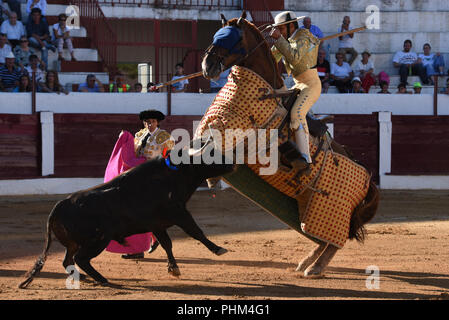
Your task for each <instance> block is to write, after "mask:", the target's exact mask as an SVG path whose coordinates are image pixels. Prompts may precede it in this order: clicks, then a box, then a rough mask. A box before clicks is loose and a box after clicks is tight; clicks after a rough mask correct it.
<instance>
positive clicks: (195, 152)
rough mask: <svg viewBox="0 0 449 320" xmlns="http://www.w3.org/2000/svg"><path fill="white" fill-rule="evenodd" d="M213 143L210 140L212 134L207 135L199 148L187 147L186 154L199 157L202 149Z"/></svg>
mask: <svg viewBox="0 0 449 320" xmlns="http://www.w3.org/2000/svg"><path fill="white" fill-rule="evenodd" d="M211 143H213V141H212V136H209V137H208V138H207V141H206V143H204V145H203V146H202V147H201V148H200V149H194V148H189V149H188V155H189V157H199V156H200V155H202V154H203V152H204V150H205V149H206V148H207V146H208V145H209V144H211Z"/></svg>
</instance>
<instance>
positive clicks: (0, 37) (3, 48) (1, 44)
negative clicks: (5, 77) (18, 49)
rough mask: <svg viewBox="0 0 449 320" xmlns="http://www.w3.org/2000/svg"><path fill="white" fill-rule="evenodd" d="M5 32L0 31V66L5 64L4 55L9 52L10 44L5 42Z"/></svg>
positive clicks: (6, 40)
mask: <svg viewBox="0 0 449 320" xmlns="http://www.w3.org/2000/svg"><path fill="white" fill-rule="evenodd" d="M7 42H8V39H7V38H6V34H3V33H0V66H2V65H4V64H5V57H6V56H8V55H9V53H10V52H11V50H12V49H11V46H10V45H9V44H7Z"/></svg>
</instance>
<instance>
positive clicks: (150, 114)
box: [139, 109, 165, 121]
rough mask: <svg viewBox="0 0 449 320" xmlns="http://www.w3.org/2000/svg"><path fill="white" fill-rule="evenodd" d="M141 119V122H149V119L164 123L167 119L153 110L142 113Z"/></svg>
mask: <svg viewBox="0 0 449 320" xmlns="http://www.w3.org/2000/svg"><path fill="white" fill-rule="evenodd" d="M139 119H140V120H141V121H143V120H147V119H156V120H158V121H162V120H164V119H165V115H164V114H163V113H162V112H160V111H157V110H154V109H152V110H146V111H142V112H141V113H140V114H139Z"/></svg>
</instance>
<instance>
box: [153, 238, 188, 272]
mask: <svg viewBox="0 0 449 320" xmlns="http://www.w3.org/2000/svg"><path fill="white" fill-rule="evenodd" d="M153 234H154V235H155V236H156V238H157V239H158V241H159V243H160V244H161V246H162V248H163V249H164V250H165V253H166V254H167V259H168V273H170V274H171V275H173V276H175V277H179V276H180V275H181V272H180V271H179V268H178V265H177V264H176V259H175V257H174V256H173V251H172V242H171V239H170V237H169V236H168V233H167V231H166V230H157V231H153Z"/></svg>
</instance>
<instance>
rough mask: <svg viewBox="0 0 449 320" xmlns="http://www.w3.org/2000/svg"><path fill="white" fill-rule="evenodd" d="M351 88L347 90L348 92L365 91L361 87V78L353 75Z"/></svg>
mask: <svg viewBox="0 0 449 320" xmlns="http://www.w3.org/2000/svg"><path fill="white" fill-rule="evenodd" d="M351 82H352V88H351V90H349V93H365V91H364V90H363V88H362V80H360V78H359V77H355V78H354V79H352V81H351Z"/></svg>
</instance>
